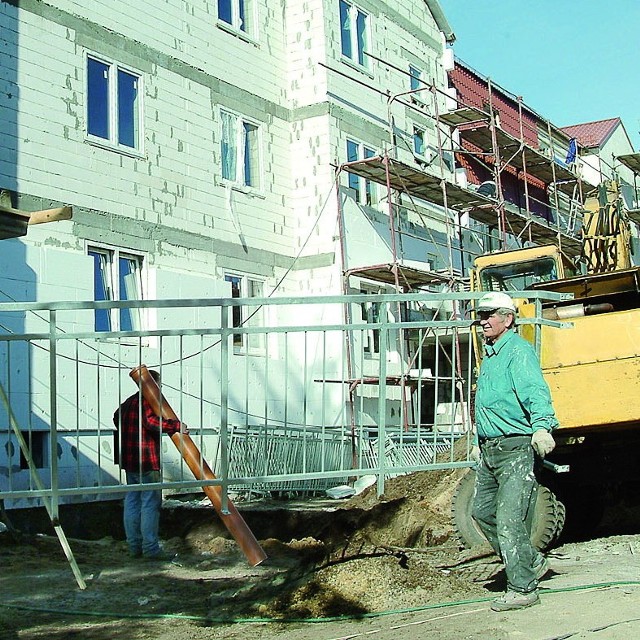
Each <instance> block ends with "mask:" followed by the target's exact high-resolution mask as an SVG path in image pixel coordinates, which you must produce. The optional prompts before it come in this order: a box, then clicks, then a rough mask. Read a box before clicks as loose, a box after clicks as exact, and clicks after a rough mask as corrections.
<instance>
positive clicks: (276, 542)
mask: <svg viewBox="0 0 640 640" xmlns="http://www.w3.org/2000/svg"><path fill="white" fill-rule="evenodd" d="M463 473H464V470H453V471H436V472H423V473H416V474H411V475H407V476H402V477H399V478H395V479H394V480H392V481H389V482H388V483H387V487H386V493H385V495H383V496H382V497H381V498H378V497H377V496H376V492H375V488H374V487H372V488H370V489H368V490H366V491H365V492H363V493H362V494H360V495H358V496H355V497H353V498H350V499H348V500H328V499H309V500H304V501H292V500H270V501H256V502H241V501H235V504H236V506H237V507H238V509H239V511H240V513H241V514H242V516H243V518H244V519H245V521H246V522H247V524H248V526H249V528H250V529H251V530H252V531H253V533H254V534H255V536H256V538H258V540H259V541H260V543H261V545H262V546H263V548H264V549H265V551H266V553H267V555H268V558H267V560H266V561H265V562H264V563H262V564H261V565H260V566H258V567H254V568H252V567H249V566H248V564H247V562H246V559H245V558H244V556H243V555H242V553H241V552H240V551H239V549H238V547H237V545H236V544H235V542H234V541H233V539H231V538H230V536H229V534H228V532H227V531H226V529H225V528H224V526H223V525H222V523H221V522H220V520H219V518H218V516H217V515H216V513H215V511H214V510H213V508H212V507H211V506H210V505H209V504H208V503H205V502H204V501H201V500H199V499H194V500H191V501H184V500H175V499H171V500H165V502H164V505H163V509H162V516H161V536H162V538H163V540H165V547H166V548H167V550H169V551H171V552H173V553H175V554H176V560H175V561H174V562H173V563H170V564H169V565H167V566H162V567H157V566H153V564H146V565H145V564H143V563H140V561H138V563H137V564H136V562H135V561H131V560H130V559H129V558H128V557H127V553H126V545H125V543H124V531H123V528H122V505H121V502H120V501H118V502H103V503H87V504H77V505H64V506H61V508H60V522H61V524H62V527H63V529H64V531H65V533H66V535H67V537H68V538H69V539H70V541H71V547H72V550H73V551H74V554H75V556H76V558H77V562H78V565H79V566H80V569H81V571H82V572H83V574H85V575H90V576H92V578H91V580H90V581H89V586H88V589H87V591H90V592H95V593H97V594H99V597H98V595H95V593H94V596H95V597H94V599H93V600H92V601H91V606H92V607H94V608H96V607H97V608H99V609H103V610H104V609H107V610H114V609H115V610H125V611H127V610H129V608H130V607H131V604H130V603H136V602H138V603H140V602H144V603H147V604H145V605H139V606H140V608H143V607H146V609H145V611H150V610H153V612H154V613H158V614H163V615H166V614H172V613H174V611H175V608H176V607H178V606H180V612H181V613H184V612H185V611H186V612H187V613H189V614H190V615H195V616H202V617H203V618H207V617H215V618H216V619H219V618H220V617H222V618H224V619H231V618H237V617H256V616H260V617H268V618H284V619H300V618H326V617H330V616H342V615H352V616H353V615H355V616H358V615H362V614H365V613H368V612H376V611H384V610H393V609H402V608H407V607H416V606H422V605H425V604H428V603H437V602H444V601H455V600H464V599H469V598H475V597H486V595H487V589H488V588H490V589H496V590H498V589H501V588H503V587H504V585H503V584H502V582H501V580H502V578H501V571H500V565H499V564H498V563H497V561H496V559H495V558H494V557H493V556H491V555H490V554H488V553H487V551H488V550H487V548H486V547H484V548H482V547H477V548H474V549H472V550H471V551H465V550H463V549H462V546H461V545H460V543H459V541H458V539H457V537H456V535H455V532H454V531H453V525H452V519H451V501H452V497H453V495H454V493H455V490H456V487H457V485H458V482H459V479H460V477H461V476H462V475H463ZM639 514H640V510H638V509H637V508H635V507H634V508H628V509H626V512H618V513H617V514H616V515H610V517H609V518H608V520H607V524H606V526H608V530H607V531H606V533H608V534H611V533H625V532H626V530H632V529H633V528H634V527H637V526H638V523H639V522H640V518H639V517H638V515H639ZM8 516H9V519H10V522H11V524H12V525H13V527H14V528H15V529H16V530H17V531H18V532H19V533H18V534H16V535H14V536H12V537H10V536H9V534H8V533H4V534H1V535H0V537H2V539H3V542H2V544H0V563H1V564H2V565H3V571H6V572H11V571H14V570H15V572H16V576H21V575H24V576H25V577H24V579H25V580H26V582H25V586H24V589H25V593H24V597H25V599H27V598H28V597H30V596H31V595H32V594H31V589H32V588H33V587H32V585H33V582H29V581H28V580H27V578H28V573H27V574H25V566H26V567H28V566H29V563H30V562H33V565H34V566H36V567H38V572H39V573H38V585H40V584H43V580H46V576H47V575H48V573H47V570H50V571H51V576H52V580H54V582H55V588H54V587H52V588H51V590H50V592H48V596H47V597H50V598H51V602H52V605H54V604H55V606H60V602H64V601H65V600H64V598H65V597H67V598H71V596H70V595H68V590H69V589H70V588H71V587H73V578H72V576H71V573H70V572H67V567H66V566H65V565H66V560H65V558H64V556H63V554H62V552H61V550H60V546H59V544H58V541H57V539H56V538H55V537H53V536H52V529H51V525H50V523H49V521H48V518H47V516H46V513H45V511H44V509H28V510H15V511H10V512H9V513H8ZM621 527H623V528H621ZM616 529H617V530H616ZM635 530H637V528H636V529H635ZM37 534H45V535H44V536H42V535H37ZM7 575H9V574H7ZM54 578H55V579H54ZM19 583H20V580H19V579H18V578H16V582H15V584H16V588H18V589H19ZM65 589H66V590H67V591H64V590H65ZM61 590H62V592H64V593H67V596H61V595H60V594H61ZM150 593H151V595H149V594H150ZM16 598H17V599H18V601H20V593H19V592H18V593H17V594H16ZM41 600H42V601H44V602H46V598H45V597H44V596H41ZM25 601H27V600H25ZM177 603H182V604H181V605H178V604H177ZM184 603H188V606H186V605H185V604H184ZM83 606H85V604H84V602H81V603H80V604H79V603H78V602H77V598H76V599H75V600H73V607H74V608H77V607H83ZM185 607H186V608H185ZM134 608H135V605H134Z"/></svg>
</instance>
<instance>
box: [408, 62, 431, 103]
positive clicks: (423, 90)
mask: <svg viewBox="0 0 640 640" xmlns="http://www.w3.org/2000/svg"><path fill="white" fill-rule="evenodd" d="M414 71H415V72H416V73H414ZM424 74H425V71H424V69H422V68H421V67H417V66H416V65H415V64H411V63H410V64H409V90H410V91H411V92H412V93H411V102H412V103H413V104H416V105H418V106H420V107H426V106H427V99H426V98H425V95H426V94H427V93H428V91H429V85H428V84H426V83H425V80H424Z"/></svg>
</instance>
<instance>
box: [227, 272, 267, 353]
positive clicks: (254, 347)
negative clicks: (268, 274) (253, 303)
mask: <svg viewBox="0 0 640 640" xmlns="http://www.w3.org/2000/svg"><path fill="white" fill-rule="evenodd" d="M224 281H225V282H228V283H230V284H231V297H232V298H243V299H249V298H264V297H265V295H264V285H265V282H266V281H265V279H263V278H259V277H256V276H255V275H249V274H246V273H239V272H236V271H225V272H224ZM234 281H236V282H237V283H239V290H238V293H237V295H236V294H235V292H234V287H233V282H234ZM255 286H258V287H259V289H260V295H255V290H254V288H253V287H255ZM252 309H253V307H252ZM264 312H265V310H264V308H263V307H258V308H257V309H254V310H252V311H251V312H250V313H247V306H245V305H241V306H233V307H231V314H230V320H231V326H232V327H234V328H235V327H244V326H247V327H250V326H254V327H264V326H265V318H264V316H265V313H264ZM232 343H233V352H234V353H235V354H239V355H258V356H263V355H266V350H267V349H266V334H264V333H256V334H249V333H234V334H233V340H232Z"/></svg>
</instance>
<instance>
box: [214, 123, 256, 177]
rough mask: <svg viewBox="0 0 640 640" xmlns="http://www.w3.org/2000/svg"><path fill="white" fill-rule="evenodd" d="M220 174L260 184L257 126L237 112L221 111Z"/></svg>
mask: <svg viewBox="0 0 640 640" xmlns="http://www.w3.org/2000/svg"><path fill="white" fill-rule="evenodd" d="M220 118H221V120H222V135H221V157H222V178H223V179H224V180H229V182H234V183H236V184H239V185H243V186H245V187H253V188H255V189H259V188H260V130H259V128H258V125H256V124H255V123H252V122H248V121H247V120H244V119H243V118H242V117H241V116H239V115H236V114H234V113H229V112H228V111H221V112H220Z"/></svg>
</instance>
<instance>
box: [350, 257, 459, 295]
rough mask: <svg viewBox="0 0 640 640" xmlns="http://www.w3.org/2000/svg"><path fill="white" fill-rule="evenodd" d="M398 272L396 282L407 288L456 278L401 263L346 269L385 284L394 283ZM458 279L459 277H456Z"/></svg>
mask: <svg viewBox="0 0 640 640" xmlns="http://www.w3.org/2000/svg"><path fill="white" fill-rule="evenodd" d="M396 271H397V274H398V282H399V283H400V286H402V287H404V288H405V289H407V290H409V291H410V290H412V289H419V288H420V287H426V286H429V285H434V284H443V283H448V282H451V281H453V280H456V277H455V276H453V275H450V274H444V273H439V272H437V271H428V270H422V269H416V268H414V267H407V266H405V265H402V264H398V263H396V264H393V263H389V264H377V265H368V266H363V267H355V268H353V269H349V271H347V273H346V275H347V276H352V275H359V276H362V277H363V278H367V279H369V280H373V281H375V282H384V283H386V284H395V282H396V276H395V272H396ZM458 279H459V278H458Z"/></svg>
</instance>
